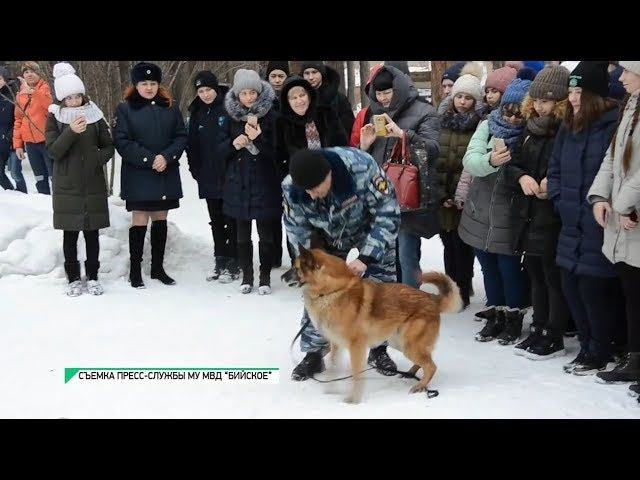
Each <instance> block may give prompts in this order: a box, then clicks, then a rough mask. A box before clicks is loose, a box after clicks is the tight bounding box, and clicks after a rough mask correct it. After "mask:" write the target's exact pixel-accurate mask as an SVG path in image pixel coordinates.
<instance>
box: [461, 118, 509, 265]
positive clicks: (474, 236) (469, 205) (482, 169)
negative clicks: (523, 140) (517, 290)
mask: <svg viewBox="0 0 640 480" xmlns="http://www.w3.org/2000/svg"><path fill="white" fill-rule="evenodd" d="M493 138H494V137H491V138H489V126H488V122H487V121H486V120H484V121H482V122H481V123H480V125H478V129H477V130H476V133H474V134H473V137H472V138H471V141H470V142H469V146H468V147H467V153H466V154H465V156H464V159H463V160H462V162H463V164H464V168H465V170H467V171H468V172H469V173H470V174H471V175H473V176H474V177H475V178H474V179H473V183H472V184H471V188H470V190H469V197H468V198H467V202H466V203H465V204H464V210H463V211H462V219H461V220H460V225H459V227H458V234H459V235H460V238H461V239H462V241H463V242H464V243H466V244H467V245H470V246H472V247H474V248H478V249H480V250H484V251H486V252H490V253H497V254H500V255H514V254H515V252H514V248H513V242H512V234H511V229H512V228H513V221H512V219H511V203H512V202H513V198H514V196H515V194H516V190H514V189H513V188H512V187H511V186H510V185H509V184H508V183H507V182H506V181H505V175H504V174H505V169H504V168H494V167H492V166H491V165H490V164H489V158H490V157H491V150H493Z"/></svg>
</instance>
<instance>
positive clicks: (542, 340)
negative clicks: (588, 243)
mask: <svg viewBox="0 0 640 480" xmlns="http://www.w3.org/2000/svg"><path fill="white" fill-rule="evenodd" d="M568 84H569V72H568V71H567V70H566V69H565V68H564V67H561V66H548V67H545V68H544V69H543V70H542V71H541V72H540V73H539V74H538V75H537V76H536V78H535V79H534V80H533V82H532V83H531V88H530V89H529V95H527V96H526V97H525V99H524V101H523V102H522V115H523V117H524V119H525V120H526V126H525V129H524V132H523V134H522V135H521V136H520V139H519V140H518V141H517V142H516V145H515V147H514V149H513V151H512V154H511V161H510V162H507V163H506V164H505V166H504V169H505V176H506V181H507V183H509V184H510V185H511V186H512V187H513V188H514V189H515V194H514V197H513V201H512V202H511V214H512V215H511V218H512V229H511V234H512V239H513V245H514V251H516V252H518V253H524V258H525V260H524V261H525V265H526V270H527V273H528V274H529V278H530V280H531V282H530V284H531V298H532V299H533V323H532V324H531V333H530V334H529V336H528V337H527V338H526V339H525V340H523V341H522V342H520V343H518V344H517V345H516V346H515V347H514V353H515V354H516V355H524V356H525V357H527V358H530V359H532V360H545V359H549V358H554V357H557V356H561V355H564V354H565V350H564V341H563V333H564V331H565V329H566V327H567V324H568V321H569V317H570V313H569V307H568V305H567V301H566V300H565V298H564V295H563V294H562V287H561V286H560V268H559V267H558V266H557V265H556V247H557V244H558V236H559V234H560V217H559V216H558V215H557V213H556V212H555V211H554V210H553V204H552V203H551V201H549V200H548V199H547V166H548V164H549V158H550V157H551V151H552V150H553V143H554V140H555V137H556V133H557V132H558V128H560V124H561V123H562V119H563V118H564V114H565V111H566V109H567V100H566V99H567V94H568V91H567V86H568Z"/></svg>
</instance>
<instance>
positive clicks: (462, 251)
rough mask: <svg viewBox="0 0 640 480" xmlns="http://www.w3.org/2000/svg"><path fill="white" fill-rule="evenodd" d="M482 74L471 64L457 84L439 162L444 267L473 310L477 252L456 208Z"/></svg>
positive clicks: (443, 131)
mask: <svg viewBox="0 0 640 480" xmlns="http://www.w3.org/2000/svg"><path fill="white" fill-rule="evenodd" d="M481 78H482V71H481V70H480V68H479V66H478V65H477V64H475V63H473V62H469V63H467V64H466V65H465V66H464V67H463V68H462V71H461V72H460V76H459V77H458V79H457V80H456V81H455V83H454V84H453V88H452V91H451V98H452V100H451V102H450V103H449V104H448V106H447V107H446V110H445V111H444V113H443V114H442V116H441V124H440V139H439V140H440V155H439V156H438V159H437V161H436V171H437V175H438V182H439V187H440V190H441V196H442V198H441V204H442V206H441V208H440V212H439V213H440V215H439V217H440V238H441V239H442V243H443V245H444V267H445V271H446V272H447V275H449V276H450V277H451V278H452V279H453V280H454V281H455V282H456V283H457V284H458V287H460V294H461V295H462V301H463V304H464V308H466V307H467V306H469V302H470V300H469V297H470V295H471V290H472V288H471V280H472V278H473V262H474V255H473V249H472V248H471V247H470V246H469V245H467V244H466V243H464V242H463V241H462V240H460V237H459V236H458V224H459V223H460V216H461V213H462V210H461V207H462V206H461V205H459V206H456V204H455V193H456V188H457V186H458V182H459V180H460V176H461V174H462V169H463V166H462V158H463V157H464V153H465V151H466V149H467V145H468V144H469V141H470V140H471V137H472V136H473V133H474V132H475V130H476V127H477V126H478V123H479V122H480V115H479V113H478V112H477V111H476V105H477V104H478V103H480V102H481V101H482V96H483V95H484V92H483V90H482V86H481V85H480V79H481Z"/></svg>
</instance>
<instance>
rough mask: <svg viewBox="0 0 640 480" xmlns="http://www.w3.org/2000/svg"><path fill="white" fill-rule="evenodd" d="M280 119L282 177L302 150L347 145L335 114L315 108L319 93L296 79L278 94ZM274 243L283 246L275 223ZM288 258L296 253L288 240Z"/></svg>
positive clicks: (300, 79) (317, 105)
mask: <svg viewBox="0 0 640 480" xmlns="http://www.w3.org/2000/svg"><path fill="white" fill-rule="evenodd" d="M280 105H281V107H280V116H279V117H278V120H277V123H276V133H277V147H278V156H279V158H280V162H281V164H282V168H283V171H282V176H283V177H286V176H287V174H288V173H289V158H291V155H293V154H294V153H295V152H297V151H298V150H300V149H302V148H326V147H344V146H347V145H348V144H349V138H348V136H347V132H345V131H344V127H343V126H342V122H341V121H340V118H339V117H338V114H337V113H336V112H335V110H333V109H332V108H329V107H326V106H321V105H319V104H318V92H317V90H316V89H315V88H313V87H312V86H311V84H310V83H309V82H308V81H307V80H305V79H304V78H301V77H299V76H297V75H294V76H292V77H289V78H288V79H287V80H286V81H285V83H284V86H283V87H282V91H281V93H280ZM275 228H276V235H275V241H276V242H280V244H281V243H282V226H281V224H280V220H278V222H277V223H276V226H275ZM287 250H288V251H289V257H290V258H291V259H292V260H293V258H294V257H295V253H294V250H293V248H292V247H291V244H290V243H289V241H288V240H287Z"/></svg>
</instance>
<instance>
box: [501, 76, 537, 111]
mask: <svg viewBox="0 0 640 480" xmlns="http://www.w3.org/2000/svg"><path fill="white" fill-rule="evenodd" d="M530 86H531V80H523V79H522V78H515V79H514V80H513V82H511V83H510V84H509V86H508V87H507V89H506V90H505V91H504V95H502V98H501V99H500V105H507V104H509V103H517V104H518V105H519V104H521V103H522V100H523V99H524V97H525V95H526V94H527V92H528V91H529V87H530Z"/></svg>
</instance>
